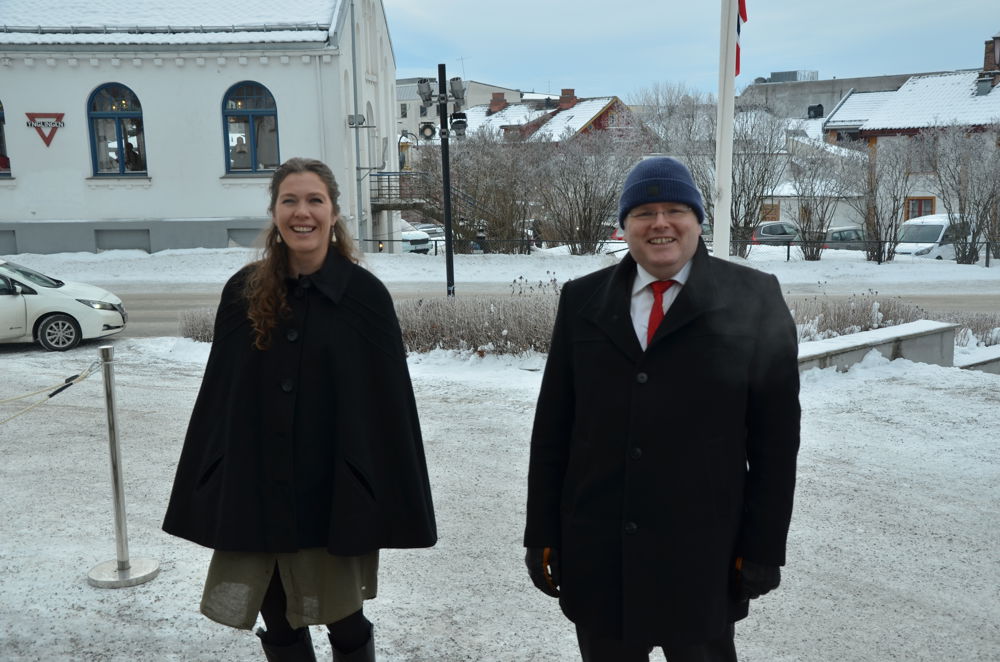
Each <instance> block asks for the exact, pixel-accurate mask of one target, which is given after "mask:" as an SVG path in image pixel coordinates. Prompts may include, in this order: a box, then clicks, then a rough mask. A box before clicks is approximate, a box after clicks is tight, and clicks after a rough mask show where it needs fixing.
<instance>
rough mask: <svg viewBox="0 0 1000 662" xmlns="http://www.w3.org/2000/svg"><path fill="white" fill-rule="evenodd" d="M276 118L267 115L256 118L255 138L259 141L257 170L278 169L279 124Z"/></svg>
mask: <svg viewBox="0 0 1000 662" xmlns="http://www.w3.org/2000/svg"><path fill="white" fill-rule="evenodd" d="M277 119H278V118H276V117H274V116H272V115H266V116H264V117H255V118H254V136H255V138H256V140H257V150H256V153H257V168H265V169H270V168H277V167H278V166H279V165H280V163H279V162H278V122H277Z"/></svg>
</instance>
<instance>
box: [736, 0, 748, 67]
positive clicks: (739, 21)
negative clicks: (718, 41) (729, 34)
mask: <svg viewBox="0 0 1000 662" xmlns="http://www.w3.org/2000/svg"><path fill="white" fill-rule="evenodd" d="M746 22H747V3H746V0H740V8H739V11H738V12H737V16H736V75H737V76H739V75H740V28H742V27H743V24H744V23H746Z"/></svg>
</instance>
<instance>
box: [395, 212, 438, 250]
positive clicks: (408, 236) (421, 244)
mask: <svg viewBox="0 0 1000 662" xmlns="http://www.w3.org/2000/svg"><path fill="white" fill-rule="evenodd" d="M399 226H400V229H401V230H402V232H401V233H400V239H402V240H403V252H404V253H424V254H426V253H429V252H430V250H431V238H430V236H428V234H427V233H426V232H424V231H423V230H418V229H416V228H415V227H413V226H412V225H410V223H409V222H407V221H405V220H402V219H400V221H399Z"/></svg>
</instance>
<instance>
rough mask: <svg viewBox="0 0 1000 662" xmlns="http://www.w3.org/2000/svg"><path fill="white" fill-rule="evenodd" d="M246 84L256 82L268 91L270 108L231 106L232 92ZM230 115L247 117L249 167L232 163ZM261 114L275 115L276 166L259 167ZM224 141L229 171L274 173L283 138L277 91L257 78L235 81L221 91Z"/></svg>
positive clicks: (238, 173) (224, 151)
mask: <svg viewBox="0 0 1000 662" xmlns="http://www.w3.org/2000/svg"><path fill="white" fill-rule="evenodd" d="M247 85H253V86H256V87H258V88H260V90H261V91H262V92H264V93H265V94H266V98H269V99H270V101H271V107H270V108H263V109H260V108H253V109H251V108H238V109H230V108H228V106H229V101H230V98H231V97H232V96H233V94H234V93H235V92H236V91H237V90H238V89H239V88H242V87H244V86H247ZM230 117H241V118H245V120H246V124H247V127H248V129H247V140H246V143H247V151H248V153H249V159H250V167H249V168H237V169H234V168H233V167H232V159H231V157H232V145H230V143H229V118H230ZM261 117H273V118H274V141H275V144H274V150H275V157H276V158H275V162H276V164H275V166H274V167H273V168H265V167H260V168H258V167H257V164H258V163H259V162H260V160H259V159H258V158H257V140H256V136H257V122H256V120H257V118H261ZM222 144H223V162H224V163H225V168H226V174H227V175H235V176H240V175H259V174H271V173H273V172H274V171H275V170H276V169H277V167H278V165H280V164H281V140H280V127H279V126H278V102H277V100H275V98H274V94H273V93H272V92H271V90H269V89H268V88H267V86H266V85H264V84H262V83H258V82H257V81H255V80H241V81H239V82H238V83H234V84H233V85H230V86H229V89H227V90H226V92H225V94H223V95H222Z"/></svg>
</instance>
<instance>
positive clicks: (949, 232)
mask: <svg viewBox="0 0 1000 662" xmlns="http://www.w3.org/2000/svg"><path fill="white" fill-rule="evenodd" d="M967 231H968V228H967V227H966V226H965V225H964V224H963V223H961V221H958V220H954V221H953V220H951V218H950V217H949V216H948V214H928V215H927V216H919V217H917V218H912V219H910V220H908V221H905V222H904V223H903V224H902V225H901V226H900V228H899V243H898V244H896V255H915V256H917V257H927V258H932V259H936V260H954V259H955V238H956V236H958V234H959V233H960V232H967Z"/></svg>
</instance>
